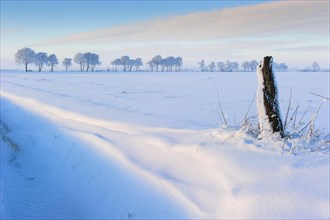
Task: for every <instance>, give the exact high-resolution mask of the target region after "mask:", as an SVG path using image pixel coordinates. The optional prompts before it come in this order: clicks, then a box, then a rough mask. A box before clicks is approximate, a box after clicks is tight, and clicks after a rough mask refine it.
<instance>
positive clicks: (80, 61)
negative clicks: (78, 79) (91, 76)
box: [73, 53, 86, 72]
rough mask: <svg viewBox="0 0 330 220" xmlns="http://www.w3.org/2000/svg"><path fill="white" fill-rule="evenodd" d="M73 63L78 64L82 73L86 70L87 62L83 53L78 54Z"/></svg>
mask: <svg viewBox="0 0 330 220" xmlns="http://www.w3.org/2000/svg"><path fill="white" fill-rule="evenodd" d="M73 61H74V62H76V63H78V64H79V66H80V71H81V72H83V71H84V70H85V64H86V60H85V56H84V54H82V53H77V54H76V55H75V56H74V57H73Z"/></svg>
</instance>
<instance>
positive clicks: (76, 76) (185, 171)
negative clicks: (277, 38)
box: [1, 71, 330, 219]
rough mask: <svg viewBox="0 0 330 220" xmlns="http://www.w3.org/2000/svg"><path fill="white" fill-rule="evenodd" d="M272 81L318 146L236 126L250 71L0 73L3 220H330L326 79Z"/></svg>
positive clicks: (250, 91)
mask: <svg viewBox="0 0 330 220" xmlns="http://www.w3.org/2000/svg"><path fill="white" fill-rule="evenodd" d="M276 76H277V82H278V86H279V95H280V106H281V111H282V117H283V118H285V114H286V109H287V107H288V103H289V100H290V89H291V90H292V104H291V106H292V110H291V112H290V115H291V114H292V112H293V111H295V109H296V107H297V106H298V105H299V108H298V109H297V114H296V116H295V117H296V118H297V121H298V120H299V119H301V118H302V117H303V116H304V115H306V116H304V118H303V120H304V121H305V123H306V125H307V127H306V130H308V129H309V127H308V124H307V123H308V122H309V121H310V118H311V117H313V113H315V112H317V109H318V108H319V106H320V104H321V103H322V106H321V109H320V111H319V112H318V113H317V115H316V119H315V125H316V126H315V128H319V129H320V131H321V132H322V135H321V136H320V137H315V139H313V140H308V141H304V142H303V141H301V138H296V139H299V140H288V141H286V142H285V143H284V142H283V141H282V140H272V139H258V138H256V137H255V136H253V135H251V134H250V133H246V132H245V131H244V130H242V129H240V128H241V126H240V125H241V122H242V120H243V119H244V116H245V114H246V112H247V110H248V108H249V105H250V103H251V101H252V100H253V99H254V96H255V93H256V90H257V76H256V73H242V72H241V73H209V72H208V73H196V72H180V73H107V74H99V73H94V74H85V73H59V72H57V73H28V74H27V73H22V72H20V73H19V72H12V71H1V217H2V218H16V219H22V218H33V219H36V218H47V219H49V218H55V219H60V218H62V219H68V218H88V219H96V218H97V219H99V218H116V219H141V218H142V219H145V218H152V219H154V218H162V219H168V218H176V219H178V218H180V219H182V218H202V219H206V218H207V219H209V218H214V219H228V218H230V219H232V218H240V219H251V218H259V219H278V218H289V219H291V218H292V219H306V218H314V219H329V218H330V210H329V209H330V208H329V205H330V201H329V200H330V189H329V185H330V179H329V178H330V167H329V166H330V156H329V155H330V153H329V149H330V148H329V144H330V143H329V138H330V137H329V135H328V134H329V131H330V128H329V121H330V119H329V111H330V107H329V101H328V100H327V99H323V98H321V97H319V96H317V95H314V94H318V95H323V96H326V97H329V94H330V92H329V73H322V72H319V73H302V72H285V73H277V74H276ZM312 93H314V94H312ZM219 102H220V104H221V107H222V110H223V112H224V114H225V115H226V120H227V122H228V126H227V127H223V126H222V125H223V123H222V122H221V111H220V110H219ZM249 116H252V117H253V116H256V106H255V104H252V107H251V109H250V110H249ZM289 118H290V117H289ZM316 134H317V133H316ZM316 136H317V135H316ZM298 142H299V143H298ZM295 143H296V146H297V147H296V148H295V149H293V150H292V152H291V153H290V152H289V151H290V146H291V147H292V146H294V144H295Z"/></svg>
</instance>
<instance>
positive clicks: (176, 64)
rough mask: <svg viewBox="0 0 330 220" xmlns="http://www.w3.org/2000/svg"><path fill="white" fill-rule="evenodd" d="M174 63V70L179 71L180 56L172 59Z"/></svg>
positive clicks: (180, 64) (181, 61) (181, 62)
mask: <svg viewBox="0 0 330 220" xmlns="http://www.w3.org/2000/svg"><path fill="white" fill-rule="evenodd" d="M174 64H175V71H180V68H181V67H182V65H183V59H182V57H176V58H175V60H174Z"/></svg>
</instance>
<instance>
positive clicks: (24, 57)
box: [15, 47, 58, 72]
mask: <svg viewBox="0 0 330 220" xmlns="http://www.w3.org/2000/svg"><path fill="white" fill-rule="evenodd" d="M15 61H16V63H18V64H24V65H25V71H26V72H27V71H28V65H29V64H32V63H33V64H35V65H36V66H37V67H38V71H39V72H41V70H42V68H43V67H44V66H50V71H52V72H53V71H54V67H56V65H57V64H58V60H57V57H56V55H55V54H51V55H49V56H48V55H47V53H45V52H38V53H36V52H35V51H34V50H32V49H30V48H27V47H25V48H23V49H20V50H18V51H17V53H16V54H15Z"/></svg>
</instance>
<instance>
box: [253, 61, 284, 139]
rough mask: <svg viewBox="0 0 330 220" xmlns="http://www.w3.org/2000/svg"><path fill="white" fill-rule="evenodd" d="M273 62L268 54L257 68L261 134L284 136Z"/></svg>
mask: <svg viewBox="0 0 330 220" xmlns="http://www.w3.org/2000/svg"><path fill="white" fill-rule="evenodd" d="M272 62H273V58H272V57H271V56H266V57H264V59H263V61H261V62H260V64H259V66H258V68H257V75H258V92H257V108H258V116H259V126H260V131H261V134H262V135H264V136H265V135H271V134H273V133H279V134H280V136H281V137H284V130H283V124H282V119H281V114H280V108H279V104H278V97H277V87H276V86H277V85H276V82H275V76H274V72H273V68H272Z"/></svg>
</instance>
